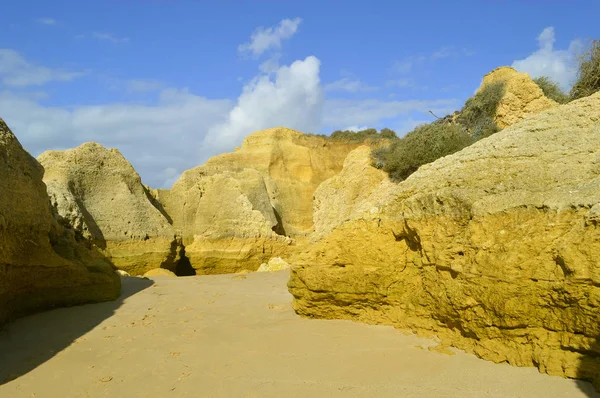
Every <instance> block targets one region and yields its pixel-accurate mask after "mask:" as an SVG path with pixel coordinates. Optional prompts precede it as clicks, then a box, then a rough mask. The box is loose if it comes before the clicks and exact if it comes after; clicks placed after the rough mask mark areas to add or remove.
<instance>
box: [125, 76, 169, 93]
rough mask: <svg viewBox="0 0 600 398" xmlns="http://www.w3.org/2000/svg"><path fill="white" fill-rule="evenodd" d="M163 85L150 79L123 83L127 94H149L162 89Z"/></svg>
mask: <svg viewBox="0 0 600 398" xmlns="http://www.w3.org/2000/svg"><path fill="white" fill-rule="evenodd" d="M163 87H164V85H163V84H162V83H161V82H159V81H157V80H152V79H132V80H128V81H126V82H125V90H126V91H127V93H130V94H131V93H150V92H153V91H158V90H160V89H161V88H163Z"/></svg>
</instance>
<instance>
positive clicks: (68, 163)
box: [38, 143, 181, 275]
mask: <svg viewBox="0 0 600 398" xmlns="http://www.w3.org/2000/svg"><path fill="white" fill-rule="evenodd" d="M38 160H39V162H40V163H41V164H42V165H43V166H44V168H45V169H46V173H45V175H44V182H45V183H46V185H47V186H48V193H49V194H50V197H51V199H52V204H53V206H54V208H55V210H56V212H57V213H58V214H59V215H60V216H61V218H62V220H63V222H64V223H65V224H68V225H72V226H73V228H74V229H75V230H76V231H77V233H78V234H80V235H81V236H83V237H84V238H86V239H88V240H89V241H90V242H91V243H92V244H93V245H94V246H96V247H97V248H98V249H99V250H100V251H101V252H102V253H103V254H104V255H105V256H106V257H108V258H109V259H110V260H111V261H112V262H113V263H114V264H115V266H116V267H117V268H119V269H121V270H124V271H127V272H128V273H130V274H131V275H142V274H144V273H145V272H146V271H148V270H151V269H154V268H167V269H169V270H172V271H175V268H176V263H177V261H178V259H179V255H180V251H181V247H180V241H179V240H178V239H177V238H176V237H175V232H174V230H173V227H172V226H171V224H170V223H169V221H168V220H167V218H166V217H165V215H164V214H163V213H161V211H160V210H159V209H158V208H157V207H155V206H154V205H153V202H154V201H155V199H154V198H153V196H152V195H151V193H150V192H148V190H147V189H146V188H145V187H144V186H143V185H142V182H141V179H140V176H139V175H138V174H137V173H136V171H135V170H134V169H133V167H132V166H131V164H129V162H128V161H127V160H126V159H125V158H124V157H123V155H121V153H120V152H119V151H118V150H116V149H106V148H104V147H102V146H101V145H99V144H96V143H86V144H83V145H81V146H79V147H77V148H75V149H69V150H65V151H47V152H44V153H43V154H41V155H40V156H39V157H38Z"/></svg>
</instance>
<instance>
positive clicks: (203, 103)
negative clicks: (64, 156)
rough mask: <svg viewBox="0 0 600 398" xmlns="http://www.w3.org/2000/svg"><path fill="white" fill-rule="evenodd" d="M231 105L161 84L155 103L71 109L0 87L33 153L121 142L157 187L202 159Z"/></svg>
mask: <svg viewBox="0 0 600 398" xmlns="http://www.w3.org/2000/svg"><path fill="white" fill-rule="evenodd" d="M232 106H233V104H232V103H231V102H230V101H227V100H209V99H206V98H204V97H200V96H196V95H193V94H191V93H189V92H188V91H186V90H174V89H170V90H163V91H162V92H161V95H160V100H159V102H158V104H156V105H154V106H143V105H135V104H128V103H115V104H106V105H97V106H79V107H75V108H73V109H67V108H60V107H48V106H44V105H41V104H39V103H38V102H36V100H35V99H34V98H31V97H24V96H21V95H17V94H14V93H10V92H6V91H5V92H0V109H1V110H2V115H1V116H2V117H3V118H4V120H5V121H6V122H7V123H8V125H9V126H10V128H11V129H12V131H13V132H14V133H15V134H16V135H17V137H18V138H19V140H20V141H21V143H22V144H23V146H24V147H25V149H27V150H28V151H30V152H31V153H32V154H33V155H34V156H37V155H39V154H40V153H41V152H42V151H45V150H48V149H66V148H72V147H75V146H78V145H80V144H82V143H84V142H87V141H96V142H99V143H100V144H102V145H104V146H106V147H115V148H118V149H119V150H120V151H121V152H122V153H123V155H124V156H125V157H126V158H127V159H128V160H129V161H130V162H131V163H132V164H133V166H134V167H135V169H136V170H137V171H138V173H140V175H141V176H142V178H143V180H144V183H146V184H150V185H152V186H154V187H170V184H171V183H172V182H173V181H174V179H176V178H177V176H179V174H180V173H181V172H183V171H184V170H186V169H189V168H191V167H195V166H197V165H198V164H199V157H200V154H199V152H198V150H197V148H198V146H199V145H200V143H201V142H202V139H203V137H204V135H205V134H206V132H207V131H208V129H209V127H210V126H213V125H215V124H218V123H220V122H222V121H223V120H224V119H225V117H226V116H227V115H228V111H229V110H230V109H231V107H232ZM211 154H216V152H214V151H213V153H211Z"/></svg>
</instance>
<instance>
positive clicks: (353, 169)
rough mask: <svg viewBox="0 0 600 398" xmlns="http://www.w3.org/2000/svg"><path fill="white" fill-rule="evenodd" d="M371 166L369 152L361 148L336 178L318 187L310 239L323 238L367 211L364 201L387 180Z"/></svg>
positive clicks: (365, 147)
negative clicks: (313, 230) (312, 230)
mask: <svg viewBox="0 0 600 398" xmlns="http://www.w3.org/2000/svg"><path fill="white" fill-rule="evenodd" d="M371 163H372V158H371V148H370V147H369V146H365V145H363V146H360V147H358V148H356V149H355V150H353V151H352V152H350V153H349V154H348V156H347V157H346V160H345V161H344V168H343V169H342V171H341V172H340V173H339V174H337V175H335V176H333V177H331V178H330V179H328V180H325V181H324V182H323V183H322V184H321V185H319V187H318V188H317V190H316V191H315V194H314V202H313V209H314V212H313V220H314V229H315V232H314V234H313V236H312V238H313V239H318V238H321V237H323V236H324V235H325V234H327V233H329V232H331V231H332V230H333V229H334V228H335V227H337V226H338V225H340V224H342V223H343V222H344V221H346V220H349V219H350V218H352V217H353V216H355V215H357V214H361V213H363V212H364V211H367V210H369V209H370V207H371V206H370V203H369V202H368V200H367V199H368V198H369V196H371V194H372V192H373V190H374V189H376V188H377V187H378V186H379V184H380V183H381V181H383V180H385V179H387V174H386V173H385V172H384V171H382V170H378V169H376V168H374V167H373V166H371Z"/></svg>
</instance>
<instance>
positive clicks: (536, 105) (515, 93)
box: [477, 66, 558, 129]
mask: <svg viewBox="0 0 600 398" xmlns="http://www.w3.org/2000/svg"><path fill="white" fill-rule="evenodd" d="M496 82H503V83H504V95H503V97H502V99H501V100H500V103H499V104H498V108H497V109H496V116H495V117H494V121H495V122H496V125H497V126H498V127H499V128H500V129H503V128H506V127H508V126H511V125H513V124H515V123H517V122H518V121H520V120H522V119H524V118H526V117H528V116H531V115H535V114H536V113H539V112H541V111H543V110H546V109H549V108H552V107H555V106H557V105H558V103H557V102H555V101H553V100H551V99H549V98H547V97H546V96H545V95H544V92H543V91H542V89H541V88H540V87H539V86H538V85H537V84H536V83H535V82H534V81H533V80H532V79H531V77H530V76H529V74H527V73H521V72H517V71H516V70H514V69H513V68H511V67H509V66H502V67H500V68H496V69H494V70H493V71H491V72H490V73H488V74H487V75H485V76H484V77H483V82H482V83H481V86H480V87H479V89H478V90H477V91H480V90H481V89H482V88H483V87H485V86H486V85H488V84H490V83H496Z"/></svg>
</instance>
